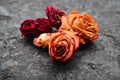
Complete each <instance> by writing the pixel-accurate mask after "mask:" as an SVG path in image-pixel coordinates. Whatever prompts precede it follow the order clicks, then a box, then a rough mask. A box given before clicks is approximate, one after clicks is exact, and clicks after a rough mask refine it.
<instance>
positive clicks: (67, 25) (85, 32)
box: [59, 10, 99, 44]
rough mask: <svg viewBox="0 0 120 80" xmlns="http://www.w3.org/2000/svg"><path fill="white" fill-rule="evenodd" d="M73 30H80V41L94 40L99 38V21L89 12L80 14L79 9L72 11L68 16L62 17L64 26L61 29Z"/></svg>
mask: <svg viewBox="0 0 120 80" xmlns="http://www.w3.org/2000/svg"><path fill="white" fill-rule="evenodd" d="M71 29H72V30H73V31H75V32H78V35H79V37H80V42H81V43H82V44H85V43H86V42H93V41H94V40H95V39H97V38H98V31H99V27H98V23H97V21H96V20H95V19H94V18H93V17H92V16H90V15H89V14H87V13H84V14H79V13H78V11H76V10H75V11H71V12H70V13H69V14H68V15H67V16H63V17H62V26H61V27H60V29H59V30H71Z"/></svg>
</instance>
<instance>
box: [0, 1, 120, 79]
mask: <svg viewBox="0 0 120 80" xmlns="http://www.w3.org/2000/svg"><path fill="white" fill-rule="evenodd" d="M46 5H53V6H58V7H59V8H61V9H63V10H65V11H66V12H67V13H68V12H69V11H71V10H74V9H77V10H79V12H80V13H84V12H88V13H89V14H91V15H92V16H93V17H94V18H95V19H96V20H97V21H98V22H99V26H100V28H101V31H100V32H99V35H100V37H99V39H98V40H96V41H95V42H94V44H87V45H84V46H81V47H80V48H78V49H77V51H76V52H75V54H74V56H73V57H72V59H70V60H69V61H68V62H67V63H56V62H53V61H52V60H51V59H50V58H49V55H48V50H47V49H42V48H38V47H35V46H34V45H33V44H32V41H31V40H28V39H25V38H23V37H21V36H20V31H19V26H20V23H21V22H22V21H24V20H25V19H28V18H33V19H36V18H38V17H45V11H44V9H45V6H46ZM0 80H120V0H0Z"/></svg>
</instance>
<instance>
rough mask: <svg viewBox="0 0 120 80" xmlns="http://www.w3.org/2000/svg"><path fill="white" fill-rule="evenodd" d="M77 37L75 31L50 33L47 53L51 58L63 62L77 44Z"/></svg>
mask: <svg viewBox="0 0 120 80" xmlns="http://www.w3.org/2000/svg"><path fill="white" fill-rule="evenodd" d="M79 42H80V41H79V37H78V36H76V33H75V32H70V31H65V30H63V31H58V32H56V33H52V34H51V36H50V42H49V55H50V56H51V58H52V59H53V60H57V61H62V62H65V61H67V60H69V59H70V58H71V57H72V55H73V52H74V51H75V50H76V49H77V48H78V46H79Z"/></svg>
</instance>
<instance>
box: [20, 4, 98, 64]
mask: <svg viewBox="0 0 120 80" xmlns="http://www.w3.org/2000/svg"><path fill="white" fill-rule="evenodd" d="M46 16H47V17H48V19H45V18H38V19H36V20H32V19H29V20H25V21H24V22H23V23H22V24H21V27H20V31H21V33H22V35H23V36H26V37H27V36H29V37H30V36H38V35H39V36H38V37H35V38H34V40H33V44H34V45H36V46H38V47H40V46H42V47H43V48H45V47H48V49H49V55H50V57H51V58H52V59H53V60H57V61H61V62H66V61H67V60H69V59H70V58H71V57H72V55H73V54H74V51H75V50H76V49H77V48H78V47H79V45H80V44H86V43H87V42H93V41H94V40H96V39H97V38H98V32H99V27H98V23H97V21H96V20H95V19H94V18H93V17H92V16H90V15H89V14H87V13H83V14H79V13H78V11H76V10H73V11H71V12H70V13H69V14H67V15H66V14H65V13H64V12H63V10H60V9H57V8H56V7H53V6H47V7H46ZM53 27H54V28H56V29H57V30H58V31H57V32H54V33H53V32H52V29H53Z"/></svg>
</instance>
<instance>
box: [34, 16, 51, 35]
mask: <svg viewBox="0 0 120 80" xmlns="http://www.w3.org/2000/svg"><path fill="white" fill-rule="evenodd" d="M35 24H36V25H35V28H36V29H37V30H38V31H41V32H42V33H48V32H51V31H52V25H51V24H50V21H49V20H48V19H45V18H38V19H36V21H35Z"/></svg>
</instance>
